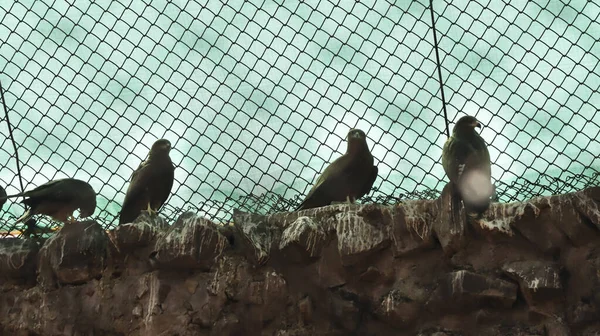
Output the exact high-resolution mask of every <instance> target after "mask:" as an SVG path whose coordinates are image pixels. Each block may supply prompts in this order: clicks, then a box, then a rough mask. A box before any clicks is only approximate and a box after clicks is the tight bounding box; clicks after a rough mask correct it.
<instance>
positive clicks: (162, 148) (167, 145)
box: [150, 139, 171, 155]
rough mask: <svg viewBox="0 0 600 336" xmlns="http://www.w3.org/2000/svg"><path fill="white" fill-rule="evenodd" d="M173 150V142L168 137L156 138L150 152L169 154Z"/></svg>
mask: <svg viewBox="0 0 600 336" xmlns="http://www.w3.org/2000/svg"><path fill="white" fill-rule="evenodd" d="M170 151H171V142H170V141H169V140H167V139H160V140H156V142H154V144H153V145H152V148H151V149H150V154H155V155H157V154H169V152H170Z"/></svg>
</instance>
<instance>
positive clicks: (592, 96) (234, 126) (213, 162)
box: [0, 0, 600, 222]
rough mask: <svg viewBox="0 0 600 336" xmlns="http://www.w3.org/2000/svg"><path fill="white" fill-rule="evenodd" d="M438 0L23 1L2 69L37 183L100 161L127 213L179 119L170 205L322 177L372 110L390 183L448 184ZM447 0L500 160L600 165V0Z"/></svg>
mask: <svg viewBox="0 0 600 336" xmlns="http://www.w3.org/2000/svg"><path fill="white" fill-rule="evenodd" d="M428 4H429V1H426V0H419V1H396V3H394V4H392V3H390V2H389V1H377V2H376V1H361V2H360V3H359V2H356V1H340V2H335V3H332V2H327V1H284V2H281V1H279V2H274V1H262V2H261V1H238V2H232V1H227V2H222V1H209V2H206V1H201V2H198V1H183V0H180V1H177V0H175V1H169V2H166V1H160V0H154V1H152V2H150V1H148V2H143V1H107V2H97V1H96V2H93V3H92V2H89V1H60V0H57V1H46V0H37V1H34V0H27V1H21V0H19V1H4V2H2V3H1V4H0V36H2V44H1V45H0V72H1V73H0V80H1V81H2V84H3V86H4V88H5V90H6V94H5V95H6V100H7V105H8V108H9V113H10V119H11V123H12V124H13V127H14V128H15V130H14V136H15V140H16V142H17V144H18V146H19V155H20V159H21V164H22V176H23V179H24V183H25V184H26V189H31V188H33V187H35V186H38V185H40V184H42V183H45V182H47V181H48V180H49V179H54V178H61V177H76V178H79V179H83V180H86V181H89V182H90V184H91V185H92V186H93V187H94V189H95V190H96V191H97V192H98V193H99V200H98V205H99V209H98V210H97V212H96V215H99V216H101V217H103V218H105V220H106V221H108V222H110V221H112V220H113V219H114V216H115V215H116V214H117V213H118V211H119V210H120V203H121V202H122V200H123V198H124V192H125V191H126V188H127V183H128V180H129V177H130V175H131V173H132V171H133V169H135V168H136V167H137V165H138V164H139V163H140V162H141V160H143V159H144V158H145V156H146V154H147V152H148V148H149V147H150V146H151V145H152V143H153V142H154V141H155V140H157V139H159V138H163V137H164V138H167V139H169V140H170V141H171V142H172V144H173V147H174V150H173V151H172V152H171V153H172V154H171V157H172V159H173V161H174V163H175V164H176V166H177V168H176V171H175V178H176V182H175V184H174V187H173V192H174V195H173V196H172V197H171V198H170V200H169V201H168V207H167V209H166V212H165V215H166V216H168V217H170V216H172V213H173V212H178V211H180V209H181V208H185V209H188V208H190V209H195V211H198V212H199V213H200V214H201V215H207V216H211V217H213V216H217V220H218V221H220V220H228V219H229V218H228V217H229V214H230V212H231V210H232V208H233V207H237V206H238V205H236V203H235V200H238V201H239V200H240V197H244V196H247V195H255V196H261V195H262V196H263V197H267V199H269V200H275V197H276V196H282V197H284V198H287V199H290V198H293V197H296V196H298V195H305V194H306V193H307V192H308V190H309V189H310V187H311V185H312V182H313V181H314V179H315V178H316V175H317V174H318V172H320V171H321V170H322V169H323V168H324V166H325V165H326V164H328V163H329V162H331V161H332V160H333V159H335V158H336V157H338V156H339V155H341V154H342V153H343V152H344V151H345V147H346V144H345V143H344V142H343V141H342V140H343V138H344V137H345V135H346V133H347V132H348V130H349V129H350V128H353V127H358V128H361V129H363V130H364V131H365V132H366V133H367V135H368V143H369V145H370V146H371V148H372V152H373V154H374V156H375V160H376V164H377V165H378V167H379V177H378V179H377V180H376V182H375V187H376V188H377V191H376V192H375V196H378V195H393V196H401V195H406V194H408V195H410V194H411V193H414V192H415V191H417V192H418V191H423V190H427V189H435V190H438V191H440V190H441V189H442V188H443V185H444V183H446V181H447V178H446V177H445V175H444V172H443V169H442V166H441V161H440V155H441V151H442V146H443V144H444V141H445V140H446V134H445V120H444V117H443V111H442V101H441V94H440V91H439V82H438V79H437V72H436V71H437V70H436V63H435V53H434V48H433V34H432V30H431V18H430V13H429V9H428V7H427V6H428ZM434 6H435V16H436V20H437V21H436V26H437V31H438V40H439V46H440V58H441V61H442V77H443V82H444V93H445V96H446V101H447V113H448V118H449V120H450V127H452V126H453V123H452V122H453V121H454V120H456V119H458V118H459V117H461V116H462V115H464V114H471V115H475V116H476V117H477V118H478V119H480V120H481V122H482V123H483V124H484V125H485V127H484V128H483V130H482V136H483V138H484V139H485V140H486V141H487V142H488V143H489V144H490V154H491V159H492V162H493V167H492V173H493V178H494V179H495V180H496V181H497V182H498V183H500V182H502V183H504V184H510V183H514V182H517V183H523V181H536V180H538V179H539V178H540V176H541V174H543V175H545V176H550V177H558V178H560V179H562V180H569V176H570V175H569V174H571V173H573V174H580V173H583V174H584V175H587V176H593V174H594V172H596V171H597V170H598V169H599V167H600V159H599V152H600V136H599V133H600V116H597V115H596V112H597V108H598V106H600V93H599V86H600V78H599V75H598V74H599V73H600V65H599V64H600V63H599V58H598V57H599V56H598V55H600V42H598V41H599V40H600V25H599V23H598V21H600V20H599V18H598V16H599V13H600V7H599V5H598V4H595V3H594V2H590V1H584V0H579V1H571V2H570V3H569V5H568V6H565V5H564V4H563V3H562V2H558V1H520V2H514V1H512V2H510V3H509V2H504V1H503V2H498V1H496V2H493V1H492V2H489V4H487V5H486V6H489V7H487V8H484V7H482V6H481V5H479V4H478V3H477V2H475V1H447V2H445V1H434ZM0 115H3V113H0ZM0 129H1V130H2V134H8V129H7V125H6V122H5V119H4V118H3V119H2V120H1V123H0ZM0 145H1V148H0V183H2V185H3V186H6V189H7V192H8V193H9V194H11V193H16V192H18V191H19V182H18V178H16V174H15V172H16V166H15V162H14V150H13V147H12V144H11V142H10V140H9V139H8V137H4V138H3V139H2V140H1V141H0ZM597 179H598V177H597V175H596V182H600V181H597ZM582 181H583V180H582ZM585 181H589V179H588V180H585ZM539 183H547V184H551V183H552V181H551V180H548V179H546V178H544V179H542V180H541V181H539ZM582 183H584V182H581V183H580V184H578V186H582V185H583V184H582ZM504 184H502V185H504ZM539 190H540V191H541V192H546V193H547V191H543V189H539ZM499 191H500V192H501V196H502V197H501V200H504V201H506V200H510V199H511V197H513V196H517V197H521V198H523V197H528V196H527V194H525V193H522V194H519V191H518V190H516V189H514V190H511V189H507V188H504V187H502V188H500V190H499ZM565 191H571V190H565ZM266 194H268V195H266ZM257 207H258V208H256V209H255V210H256V211H260V212H265V211H269V206H257ZM3 210H4V211H3V212H2V214H3V218H5V219H8V218H12V216H18V215H20V213H21V212H22V210H23V209H22V208H21V207H20V206H16V205H11V203H10V202H9V203H7V204H6V205H5V206H4V208H3ZM100 210H102V211H100Z"/></svg>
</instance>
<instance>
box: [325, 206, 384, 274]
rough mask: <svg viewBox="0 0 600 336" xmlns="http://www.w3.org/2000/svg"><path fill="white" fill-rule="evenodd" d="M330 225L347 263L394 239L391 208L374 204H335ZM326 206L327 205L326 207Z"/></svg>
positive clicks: (329, 208)
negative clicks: (390, 226)
mask: <svg viewBox="0 0 600 336" xmlns="http://www.w3.org/2000/svg"><path fill="white" fill-rule="evenodd" d="M326 208H327V209H326V210H329V211H334V213H335V214H334V216H332V218H331V219H330V225H331V227H332V228H333V229H334V230H335V232H336V236H337V246H338V251H339V253H340V257H341V261H342V264H343V265H344V266H349V265H352V264H355V263H357V262H359V261H361V260H364V259H365V258H366V257H368V256H370V255H372V254H373V253H375V252H377V251H379V250H381V249H383V248H386V247H388V246H389V244H390V242H391V238H390V235H389V225H390V223H391V215H390V213H389V211H385V212H382V208H381V207H378V206H373V205H363V206H359V205H347V204H340V205H333V206H329V207H326ZM322 209H324V208H322Z"/></svg>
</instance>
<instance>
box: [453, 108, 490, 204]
mask: <svg viewBox="0 0 600 336" xmlns="http://www.w3.org/2000/svg"><path fill="white" fill-rule="evenodd" d="M476 127H479V128H481V124H480V123H479V121H477V119H475V117H471V116H464V117H462V118H460V119H459V120H458V121H457V122H456V125H454V129H453V130H452V136H451V137H450V138H449V139H448V140H447V141H446V143H445V144H444V149H443V152H442V165H443V166H444V171H446V175H447V176H448V178H449V179H450V182H451V183H453V184H454V185H455V186H456V190H457V191H458V193H459V196H460V197H461V199H462V200H463V203H464V205H465V208H466V209H467V210H468V211H469V212H475V213H476V214H478V215H479V214H482V213H483V212H485V210H486V209H487V208H488V207H489V204H490V196H491V195H492V194H493V192H494V187H493V185H492V168H491V162H490V153H489V152H488V149H487V145H486V144H485V141H484V140H483V138H482V137H481V136H479V134H478V133H477V132H476V131H475V128H476Z"/></svg>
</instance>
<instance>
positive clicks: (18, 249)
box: [0, 239, 39, 283]
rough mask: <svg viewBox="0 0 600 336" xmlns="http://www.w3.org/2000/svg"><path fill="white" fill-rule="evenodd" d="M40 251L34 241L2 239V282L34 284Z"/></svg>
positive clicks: (0, 261) (0, 260)
mask: <svg viewBox="0 0 600 336" xmlns="http://www.w3.org/2000/svg"><path fill="white" fill-rule="evenodd" d="M38 251H39V247H38V245H37V243H36V242H35V241H34V240H32V239H0V281H2V282H9V283H14V282H16V283H27V282H29V283H34V282H35V271H36V268H37V255H38Z"/></svg>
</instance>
